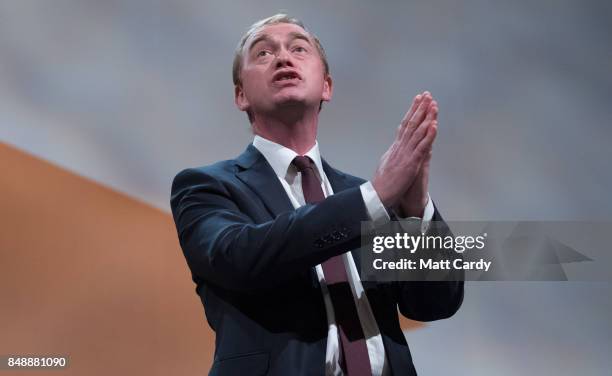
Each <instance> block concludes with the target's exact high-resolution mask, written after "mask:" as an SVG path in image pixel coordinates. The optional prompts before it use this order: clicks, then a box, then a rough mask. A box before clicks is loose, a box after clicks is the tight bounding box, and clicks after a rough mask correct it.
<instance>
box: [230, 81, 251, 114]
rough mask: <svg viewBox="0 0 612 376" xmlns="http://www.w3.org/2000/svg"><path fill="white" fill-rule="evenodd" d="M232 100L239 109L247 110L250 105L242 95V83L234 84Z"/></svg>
mask: <svg viewBox="0 0 612 376" xmlns="http://www.w3.org/2000/svg"><path fill="white" fill-rule="evenodd" d="M234 102H235V103H236V107H238V109H239V110H240V111H248V109H249V106H250V104H249V100H248V99H247V98H246V96H245V95H244V91H243V90H242V85H240V84H238V85H236V86H234Z"/></svg>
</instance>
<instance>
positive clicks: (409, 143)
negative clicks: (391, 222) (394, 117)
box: [372, 91, 438, 218]
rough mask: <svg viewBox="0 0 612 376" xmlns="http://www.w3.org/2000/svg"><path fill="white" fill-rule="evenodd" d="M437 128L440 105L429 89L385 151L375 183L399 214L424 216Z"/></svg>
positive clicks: (385, 201) (417, 100)
mask: <svg viewBox="0 0 612 376" xmlns="http://www.w3.org/2000/svg"><path fill="white" fill-rule="evenodd" d="M437 130H438V104H437V102H436V101H435V100H434V99H433V97H432V96H431V94H430V93H429V92H428V91H425V92H424V93H422V94H419V95H417V96H416V97H415V98H414V100H413V101H412V105H411V107H410V110H408V112H406V114H405V115H404V118H403V119H402V121H401V123H400V125H399V126H398V128H397V133H396V136H395V140H394V141H393V143H392V144H391V146H390V147H389V149H388V150H387V151H386V152H385V154H383V156H382V157H381V159H380V163H379V165H378V168H377V169H376V172H375V173H374V179H373V180H372V185H373V186H374V189H375V190H376V193H377V194H378V197H379V198H380V200H381V201H382V203H383V205H384V206H385V207H387V208H393V209H394V210H395V211H396V213H397V214H398V215H399V216H400V217H421V218H422V217H423V212H424V210H425V206H426V205H427V201H428V199H429V195H428V182H429V164H430V160H431V151H432V147H433V142H434V140H435V138H436V134H437Z"/></svg>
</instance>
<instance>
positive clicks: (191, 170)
mask: <svg viewBox="0 0 612 376" xmlns="http://www.w3.org/2000/svg"><path fill="white" fill-rule="evenodd" d="M236 171H237V166H236V160H235V159H228V160H224V161H219V162H216V163H213V164H210V165H205V166H199V167H188V168H185V169H183V170H181V171H179V172H178V173H177V174H176V175H175V176H174V179H173V180H172V189H171V191H172V192H175V191H176V190H177V189H180V188H181V187H185V186H190V185H194V184H197V183H198V182H201V181H203V180H204V181H210V180H221V181H222V180H227V179H228V177H229V176H232V175H234V174H235V173H236Z"/></svg>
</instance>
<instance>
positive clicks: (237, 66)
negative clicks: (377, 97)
mask: <svg viewBox="0 0 612 376" xmlns="http://www.w3.org/2000/svg"><path fill="white" fill-rule="evenodd" d="M282 23H288V24H294V25H298V26H299V27H301V28H302V29H304V31H306V32H307V33H308V34H309V35H310V36H311V37H312V39H314V42H315V45H316V47H317V50H318V51H319V56H320V57H321V61H322V62H323V66H324V67H325V75H326V76H327V75H328V74H329V64H328V63H327V56H326V55H325V50H324V49H323V46H322V45H321V42H320V41H319V38H317V36H316V35H314V34H313V33H311V32H310V30H308V29H307V28H306V26H304V23H303V22H302V21H300V20H298V19H297V18H295V17H291V16H288V15H286V14H284V13H279V14H275V15H273V16H271V17H268V18H264V19H263V20H259V21H257V22H255V23H254V24H253V25H251V27H250V28H249V29H248V30H247V32H246V33H244V35H243V36H242V38H241V39H240V43H238V47H237V48H236V52H235V54H234V64H233V66H232V79H233V80H234V85H240V84H242V81H241V80H240V71H241V70H242V59H243V55H244V54H243V53H244V45H245V44H246V41H247V40H248V39H249V38H250V37H251V36H252V35H253V34H255V33H256V32H258V31H259V30H261V29H262V28H263V27H265V26H268V25H277V24H282Z"/></svg>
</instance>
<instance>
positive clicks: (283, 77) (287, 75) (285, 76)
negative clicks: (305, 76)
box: [273, 71, 301, 83]
mask: <svg viewBox="0 0 612 376" xmlns="http://www.w3.org/2000/svg"><path fill="white" fill-rule="evenodd" d="M299 80H301V77H300V75H299V74H297V72H294V71H285V72H279V73H277V74H275V75H274V79H273V81H274V82H275V83H283V82H295V81H299Z"/></svg>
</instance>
